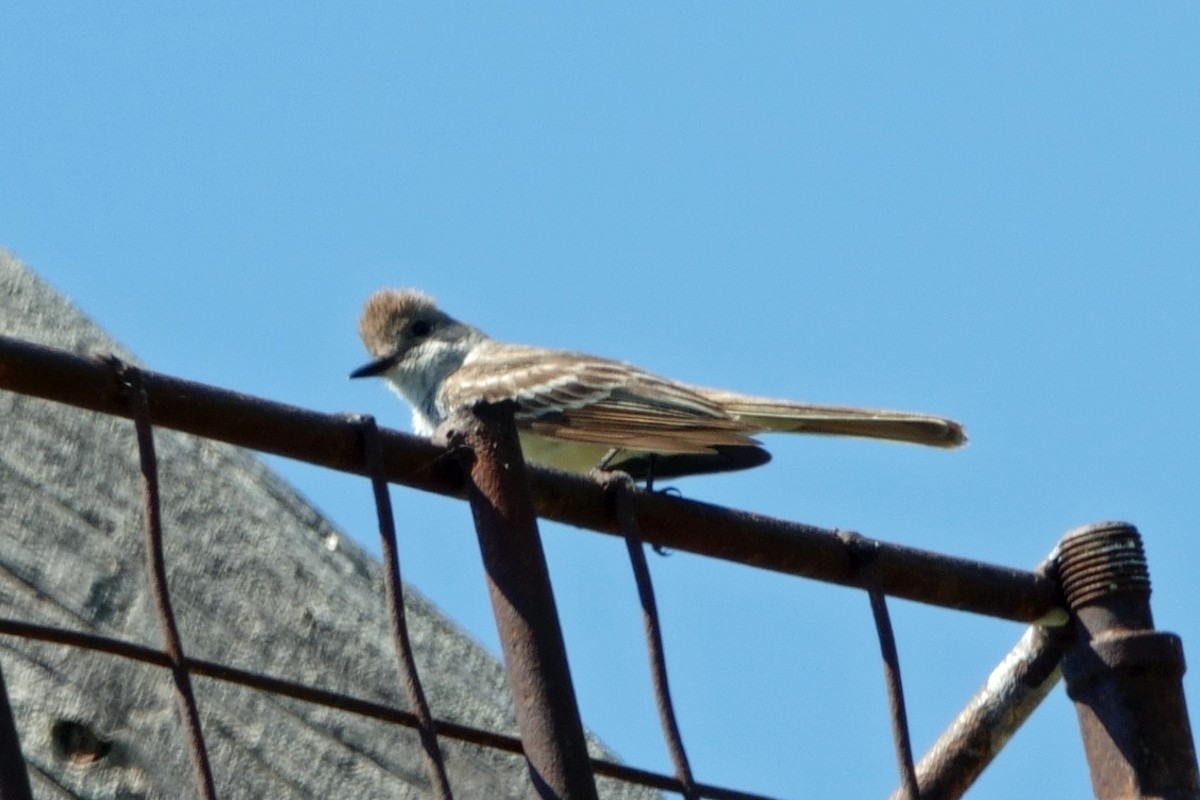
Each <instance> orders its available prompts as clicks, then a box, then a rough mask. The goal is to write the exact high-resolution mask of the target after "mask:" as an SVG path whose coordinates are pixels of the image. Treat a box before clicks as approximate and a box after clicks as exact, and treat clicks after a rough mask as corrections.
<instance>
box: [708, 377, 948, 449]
mask: <svg viewBox="0 0 1200 800" xmlns="http://www.w3.org/2000/svg"><path fill="white" fill-rule="evenodd" d="M688 388H689V389H691V391H693V392H694V393H696V394H697V395H699V396H701V397H703V398H705V399H706V400H708V401H710V402H712V403H713V404H714V405H717V406H718V407H720V408H723V409H724V410H725V411H726V412H728V414H729V415H730V416H731V417H733V418H735V419H737V420H740V421H741V422H743V423H745V424H746V425H747V426H749V428H750V429H751V430H752V431H754V432H767V431H772V432H780V433H824V434H833V435H838V436H863V437H866V438H869V439H891V440H893V441H898V442H911V443H914V444H924V445H930V446H933V447H958V446H959V445H961V444H963V443H964V442H966V440H967V437H966V434H965V433H964V432H963V428H962V426H961V425H959V424H958V423H957V422H955V421H954V420H950V419H945V418H944V417H937V416H934V415H932V414H917V413H912V412H908V411H886V410H881V409H869V408H850V407H846V406H825V405H811V404H806V403H793V402H789V401H787V400H770V399H766V398H762V397H753V396H751V395H743V394H736V393H734V392H726V391H721V390H719V389H704V388H700V387H688Z"/></svg>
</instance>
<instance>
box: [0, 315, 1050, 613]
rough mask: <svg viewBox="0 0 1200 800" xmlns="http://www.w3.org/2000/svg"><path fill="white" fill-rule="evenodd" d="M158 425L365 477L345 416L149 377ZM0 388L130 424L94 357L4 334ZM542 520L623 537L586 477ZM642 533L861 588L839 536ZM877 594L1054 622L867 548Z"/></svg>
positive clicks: (1035, 608)
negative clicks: (872, 561) (872, 559)
mask: <svg viewBox="0 0 1200 800" xmlns="http://www.w3.org/2000/svg"><path fill="white" fill-rule="evenodd" d="M141 375H142V381H143V383H144V385H145V386H146V388H147V390H148V392H149V396H150V411H151V415H152V416H153V419H154V424H155V425H157V426H162V427H167V428H173V429H175V430H180V431H184V432H186V433H191V434H195V435H198V436H205V437H207V438H211V439H217V440H219V441H224V442H229V443H231V444H236V445H239V446H242V447H247V448H250V449H253V450H259V451H262V452H266V453H273V454H275V455H281V456H285V457H288V458H296V459H300V460H303V461H307V462H309V463H312V464H318V465H320V466H324V467H328V468H331V469H337V470H341V471H343V472H350V473H355V474H358V475H364V474H366V470H365V467H364V465H363V463H362V451H361V446H360V444H359V436H358V431H357V429H356V427H355V426H354V425H353V424H352V423H350V422H349V421H348V420H346V418H345V417H343V416H335V415H330V414H319V413H316V412H313V411H308V410H306V409H301V408H297V407H295V406H288V405H284V404H282V403H274V402H270V401H267V400H263V399H260V398H255V397H249V396H247V395H243V394H238V393H236V392H231V391H228V390H224V389H218V388H216V387H212V386H207V385H204V384H200V383H193V382H191V381H184V380H180V379H178V378H173V377H169V376H166V375H159V374H156V373H153V372H149V371H142V373H141ZM0 389H10V390H13V391H18V392H23V393H25V394H30V395H34V396H37V397H44V398H47V399H50V400H55V401H58V402H63V403H69V404H71V405H75V406H78V407H80V408H87V409H92V410H95V411H101V412H104V413H108V414H116V415H119V416H125V417H129V416H130V415H131V410H130V406H129V401H128V398H127V397H125V395H124V393H123V392H122V391H121V390H120V388H119V387H118V386H117V385H116V381H115V379H114V377H113V374H112V371H111V369H109V368H107V367H105V366H104V365H103V364H101V363H100V362H98V361H96V360H91V359H86V358H80V357H78V356H75V355H72V354H70V353H66V352H63V351H61V350H55V349H52V348H47V347H42V346H39V345H35V344H30V343H28V342H22V341H20V340H17V339H12V338H9V337H3V336H0ZM380 444H381V449H382V462H383V463H382V470H383V474H384V476H385V477H386V478H387V479H388V480H389V481H390V482H393V483H400V484H404V485H407V486H412V487H414V488H418V489H423V490H426V491H431V492H437V493H440V494H448V495H453V496H456V497H461V496H463V491H464V487H463V484H462V475H461V472H460V471H459V470H458V469H457V467H456V465H455V464H454V463H453V460H452V459H447V458H446V457H445V451H444V450H443V449H442V448H440V447H436V446H434V445H432V444H430V443H429V442H428V441H427V440H424V439H419V438H416V437H413V436H407V435H405V434H402V433H399V432H396V431H390V430H382V431H380ZM529 477H530V484H531V490H532V492H533V499H534V506H535V508H536V510H537V512H538V515H539V516H543V517H546V518H548V519H552V520H555V521H557V522H564V523H567V524H569V525H574V526H577V527H581V528H589V529H591V530H595V531H600V532H602V533H609V534H615V535H621V526H620V523H619V521H618V519H617V515H616V511H615V509H614V508H613V503H612V502H611V498H609V497H608V496H607V495H606V493H605V492H604V490H603V489H602V488H601V487H600V486H598V485H597V484H596V482H595V481H592V480H589V479H588V478H587V477H583V476H573V475H567V474H565V473H562V472H557V471H554V470H543V469H530V470H529ZM634 506H635V509H636V512H637V518H638V524H639V527H640V529H641V531H642V535H643V536H644V538H645V540H646V541H647V542H648V543H651V544H655V545H660V546H663V547H669V548H672V549H675V550H685V551H688V552H692V553H699V554H702V555H708V556H712V557H715V558H722V559H726V560H729V561H735V562H739V563H742V564H748V565H750V566H755V567H760V568H763V569H770V570H773V571H776V572H782V573H787V574H791V575H798V576H801V577H806V578H813V579H816V580H823V581H829V582H832V583H839V584H843V585H847V586H861V580H860V578H859V576H858V573H857V569H856V567H855V564H854V558H853V555H852V553H851V552H850V548H849V547H848V546H847V545H846V544H845V543H844V542H842V541H841V540H840V539H839V538H838V537H837V536H836V535H835V533H836V532H835V531H832V530H828V529H823V528H818V527H815V526H811V525H803V524H799V523H793V522H785V521H782V520H778V519H772V518H769V517H764V516H760V515H756V514H748V513H745V512H738V511H731V510H729V509H725V508H719V507H717V506H712V505H707V504H705V503H697V502H694V501H687V500H681V499H678V498H675V497H670V496H668V495H665V494H662V493H647V492H639V493H638V494H637V496H636V497H635V498H634ZM867 541H869V542H870V543H871V546H872V547H873V548H874V550H875V553H876V555H875V564H876V577H877V581H878V583H877V585H878V587H879V589H880V591H883V592H885V593H886V594H889V595H892V596H894V597H901V598H905V599H908V600H915V601H918V602H923V603H930V604H933V605H939V606H944V607H947V608H953V609H957V610H960V611H972V612H975V613H979V614H988V615H991V616H996V617H1001V618H1004V619H1011V620H1016V621H1020V622H1034V621H1037V620H1039V619H1042V618H1044V617H1045V616H1047V615H1049V614H1052V613H1055V611H1056V610H1057V607H1058V602H1059V601H1058V590H1057V586H1056V584H1055V583H1054V582H1053V581H1052V580H1050V579H1048V578H1046V577H1045V576H1043V575H1038V574H1035V573H1032V572H1029V571H1027V570H1019V569H1011V568H1007V567H1000V566H994V565H990V564H983V563H979V562H976V561H968V560H965V559H959V558H953V557H950V556H944V555H940V554H937V553H930V552H927V551H922V550H917V549H915V548H910V547H902V546H899V545H893V544H888V543H884V542H879V541H874V540H867Z"/></svg>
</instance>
